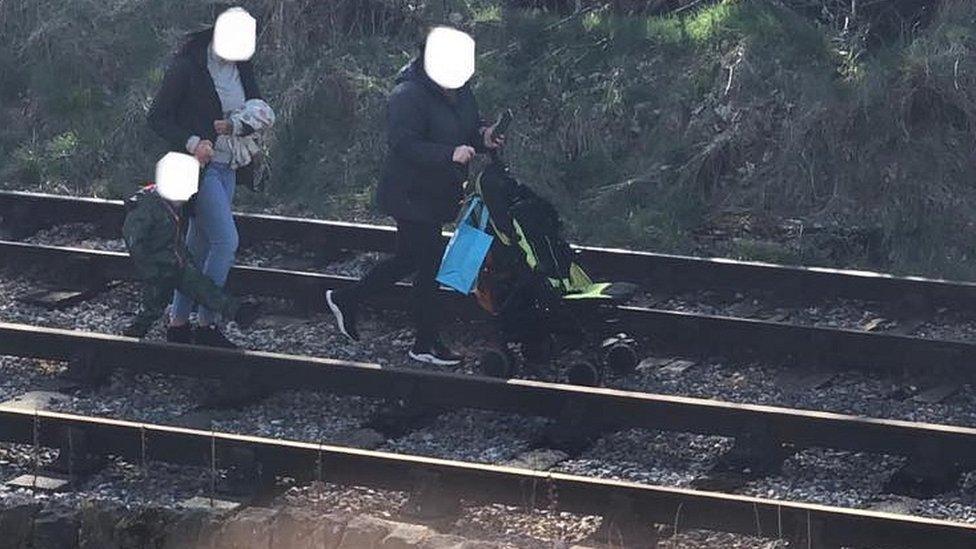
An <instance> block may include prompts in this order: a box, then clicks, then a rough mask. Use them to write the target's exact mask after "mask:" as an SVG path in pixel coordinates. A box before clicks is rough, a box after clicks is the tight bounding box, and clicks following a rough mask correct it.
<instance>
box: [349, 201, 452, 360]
mask: <svg viewBox="0 0 976 549" xmlns="http://www.w3.org/2000/svg"><path fill="white" fill-rule="evenodd" d="M396 224H397V244H396V255H394V256H393V257H392V258H390V259H387V260H385V261H382V262H380V263H378V264H377V265H376V266H374V267H373V268H372V269H370V271H369V272H368V273H366V276H365V277H363V279H362V280H361V281H360V282H359V284H357V285H356V286H354V287H353V289H352V291H351V293H352V297H353V299H354V300H355V301H357V302H361V301H362V300H364V299H368V298H369V296H371V295H373V294H375V293H376V292H379V291H382V290H384V289H386V288H388V287H391V286H393V285H394V284H395V283H396V282H397V281H398V280H401V279H403V278H405V277H407V276H409V275H411V274H415V276H414V281H413V288H414V289H413V292H414V294H413V304H412V307H411V309H412V313H413V320H414V325H415V327H416V331H417V342H418V343H419V344H420V345H429V344H431V343H433V342H434V340H435V338H436V337H437V328H438V320H439V317H440V316H441V313H440V309H439V307H438V306H437V299H436V297H437V288H438V284H437V280H436V277H437V271H438V270H440V268H441V258H442V257H443V256H444V240H443V238H442V237H441V230H442V225H441V224H439V223H425V222H418V221H405V220H400V219H398V220H396Z"/></svg>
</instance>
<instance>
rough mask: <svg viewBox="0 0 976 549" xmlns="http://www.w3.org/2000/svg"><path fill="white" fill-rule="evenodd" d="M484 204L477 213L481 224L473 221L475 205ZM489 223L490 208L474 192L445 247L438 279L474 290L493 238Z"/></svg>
mask: <svg viewBox="0 0 976 549" xmlns="http://www.w3.org/2000/svg"><path fill="white" fill-rule="evenodd" d="M479 207H480V208H481V210H480V213H479V215H478V221H479V223H478V225H477V226H475V225H474V224H473V223H472V220H471V215H472V214H473V213H474V211H475V209H476V208H479ZM487 226H488V208H487V207H486V206H485V204H484V202H482V200H481V197H479V196H474V197H472V198H471V203H470V204H469V205H468V208H467V209H466V210H465V212H464V215H463V216H461V220H460V221H459V222H458V227H457V230H456V231H455V232H454V236H452V237H451V241H450V242H448V243H447V249H446V250H444V258H443V259H442V260H441V269H440V271H438V273H437V281H438V282H440V283H441V284H443V285H445V286H447V287H448V288H451V289H453V290H457V291H458V292H461V293H462V294H465V295H468V294H470V293H471V292H472V291H473V290H474V286H475V283H476V282H477V281H478V273H480V272H481V264H482V263H484V262H485V257H486V256H487V255H488V249H489V248H491V243H492V241H493V240H494V237H492V236H491V235H490V234H488V233H486V232H485V227H487Z"/></svg>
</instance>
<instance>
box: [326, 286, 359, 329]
mask: <svg viewBox="0 0 976 549" xmlns="http://www.w3.org/2000/svg"><path fill="white" fill-rule="evenodd" d="M325 302H326V303H328V304H329V309H330V310H331V311H332V315H333V316H335V319H336V324H338V325H339V331H340V332H342V333H343V334H344V335H345V336H346V337H348V338H349V339H351V340H353V341H359V330H357V329H356V305H355V303H350V302H348V301H346V300H345V299H343V298H342V294H341V293H339V292H336V291H335V290H329V291H327V292H325Z"/></svg>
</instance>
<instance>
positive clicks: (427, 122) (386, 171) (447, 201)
mask: <svg viewBox="0 0 976 549" xmlns="http://www.w3.org/2000/svg"><path fill="white" fill-rule="evenodd" d="M483 125H484V124H483V121H482V119H481V115H480V113H479V112H478V104H477V101H475V97H474V94H473V93H472V91H471V89H470V87H469V86H468V85H467V84H465V85H464V86H463V87H462V88H460V89H458V90H456V91H454V92H450V93H445V92H444V91H443V90H442V89H441V88H440V87H439V86H438V85H437V84H435V83H434V82H433V81H432V80H431V79H430V77H428V76H427V73H426V72H425V71H424V68H423V60H422V59H421V58H417V59H414V60H413V61H412V62H411V63H410V64H408V65H407V66H406V67H404V68H403V69H402V70H401V71H400V73H399V74H398V75H397V78H396V87H395V88H394V89H393V92H392V93H391V94H390V97H389V99H388V102H387V141H388V145H389V150H388V152H387V157H386V162H385V165H384V167H383V174H382V178H381V180H380V183H379V186H378V187H377V191H376V202H377V205H378V206H379V208H380V210H381V211H382V212H383V213H385V214H387V215H390V216H392V217H393V218H395V219H398V220H404V221H419V222H424V223H444V222H447V221H450V220H452V219H454V218H455V217H456V215H457V212H458V207H459V204H460V202H461V200H462V198H463V190H462V188H461V183H463V182H464V181H465V180H466V179H467V175H468V169H467V167H466V166H461V165H460V164H457V163H455V162H454V161H453V160H452V158H453V155H454V149H455V148H456V147H458V146H460V145H469V146H471V147H474V148H475V149H476V150H477V151H479V152H485V150H486V149H485V146H484V140H483V138H482V136H481V134H480V133H479V130H480V129H481V127H482V126H483Z"/></svg>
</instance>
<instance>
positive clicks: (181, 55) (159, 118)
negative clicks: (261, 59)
mask: <svg viewBox="0 0 976 549" xmlns="http://www.w3.org/2000/svg"><path fill="white" fill-rule="evenodd" d="M212 40H213V29H209V30H204V31H201V32H198V33H195V34H193V35H191V36H190V37H189V39H188V40H187V42H186V43H185V44H184V45H183V47H182V48H181V49H180V51H179V52H177V54H176V55H175V56H174V57H173V61H172V62H171V63H170V65H169V67H168V68H167V70H166V75H165V76H164V77H163V83H162V85H161V86H160V88H159V92H158V93H157V94H156V98H155V99H154V100H153V104H152V108H150V110H149V117H148V118H149V126H150V127H151V128H152V129H153V131H155V132H156V133H157V134H158V135H159V136H160V137H162V138H163V139H165V140H166V144H167V146H168V147H169V150H171V151H177V152H182V153H185V152H187V150H186V142H187V141H188V140H189V139H190V137H191V136H193V135H197V136H199V137H200V138H201V139H208V140H210V141H211V142H214V143H215V142H216V141H217V132H216V130H214V127H213V123H214V120H221V119H223V118H224V112H223V109H222V108H221V105H220V97H218V96H217V89H216V88H215V87H214V83H213V79H212V78H211V77H210V71H209V70H208V69H207V55H208V52H207V48H208V47H209V46H210V42H211V41H212ZM237 70H238V72H239V73H240V75H241V84H243V86H244V96H245V98H246V99H261V91H260V90H259V89H258V84H257V80H256V79H255V78H254V68H253V66H252V65H251V62H250V61H243V62H239V63H237ZM253 177H254V166H253V165H248V166H245V167H243V168H241V169H239V170H237V184H238V185H244V186H247V187H252V182H253Z"/></svg>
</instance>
